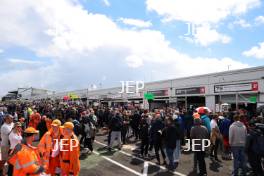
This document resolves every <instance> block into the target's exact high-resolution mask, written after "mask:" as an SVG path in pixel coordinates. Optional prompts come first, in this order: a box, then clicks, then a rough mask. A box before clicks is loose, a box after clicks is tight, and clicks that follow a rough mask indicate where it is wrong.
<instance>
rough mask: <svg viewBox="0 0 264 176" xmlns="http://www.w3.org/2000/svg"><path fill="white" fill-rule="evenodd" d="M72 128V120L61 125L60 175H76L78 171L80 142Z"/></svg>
mask: <svg viewBox="0 0 264 176" xmlns="http://www.w3.org/2000/svg"><path fill="white" fill-rule="evenodd" d="M73 128H74V125H73V123H72V122H65V123H64V125H63V137H62V138H61V144H60V145H61V149H60V155H61V157H60V159H61V173H62V176H69V175H73V176H77V175H78V174H79V172H80V160H79V156H80V143H79V140H78V138H77V136H76V135H75V134H74V132H73Z"/></svg>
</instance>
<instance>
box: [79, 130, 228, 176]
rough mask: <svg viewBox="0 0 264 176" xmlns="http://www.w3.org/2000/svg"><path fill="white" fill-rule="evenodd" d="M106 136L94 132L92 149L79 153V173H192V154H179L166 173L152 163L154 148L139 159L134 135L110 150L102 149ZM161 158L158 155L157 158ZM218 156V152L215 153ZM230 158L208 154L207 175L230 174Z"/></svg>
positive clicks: (167, 175) (165, 175)
mask: <svg viewBox="0 0 264 176" xmlns="http://www.w3.org/2000/svg"><path fill="white" fill-rule="evenodd" d="M106 139H107V136H105V135H102V134H100V133H99V134H98V136H97V137H96V141H95V142H94V152H93V153H88V154H87V153H85V152H84V151H82V154H81V157H80V158H81V172H80V175H83V176H87V175H89V176H136V175H139V176H147V175H148V176H171V175H178V176H195V175H197V174H196V173H195V172H193V171H192V170H193V154H192V153H182V154H181V157H180V163H179V165H178V167H177V169H176V170H175V171H174V172H170V171H168V170H167V169H166V167H165V166H159V165H157V164H156V159H155V154H154V151H153V152H150V155H151V156H150V157H149V158H147V159H142V158H140V157H139V155H138V154H139V145H140V142H139V141H138V142H135V141H134V138H131V139H129V140H131V141H129V143H130V144H127V145H123V147H122V150H120V151H119V150H118V149H114V150H112V151H111V152H109V151H108V150H107V148H106V144H107V141H106ZM161 158H162V157H161ZM219 158H221V157H220V155H219ZM232 165H233V163H232V161H226V160H221V162H216V161H214V160H212V159H210V158H209V157H207V158H206V167H207V173H208V176H224V175H226V176H228V175H231V173H232Z"/></svg>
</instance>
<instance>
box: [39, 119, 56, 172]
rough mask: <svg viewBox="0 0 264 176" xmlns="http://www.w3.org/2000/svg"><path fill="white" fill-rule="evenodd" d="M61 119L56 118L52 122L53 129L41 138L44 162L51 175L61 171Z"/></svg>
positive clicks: (41, 153) (40, 146) (41, 152)
mask: <svg viewBox="0 0 264 176" xmlns="http://www.w3.org/2000/svg"><path fill="white" fill-rule="evenodd" d="M60 126H61V121H60V120H58V119H55V120H53V121H52V123H51V129H50V130H49V131H47V132H46V133H45V134H44V135H43V137H42V138H41V139H40V142H39V144H38V149H39V153H40V156H41V158H42V162H43V163H42V164H43V165H44V168H45V169H46V170H47V172H46V173H47V174H51V176H53V175H56V174H58V172H59V171H60V155H59V142H60V136H61V130H60Z"/></svg>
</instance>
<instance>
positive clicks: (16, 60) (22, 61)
mask: <svg viewBox="0 0 264 176" xmlns="http://www.w3.org/2000/svg"><path fill="white" fill-rule="evenodd" d="M8 61H9V62H10V63H12V64H42V63H43V62H40V61H34V60H27V59H15V58H11V59H8Z"/></svg>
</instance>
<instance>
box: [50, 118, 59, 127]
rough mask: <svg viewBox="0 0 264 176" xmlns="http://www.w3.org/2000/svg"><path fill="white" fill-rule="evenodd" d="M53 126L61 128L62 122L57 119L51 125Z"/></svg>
mask: <svg viewBox="0 0 264 176" xmlns="http://www.w3.org/2000/svg"><path fill="white" fill-rule="evenodd" d="M51 125H52V126H61V121H60V120H59V119H55V120H53V121H52V123H51Z"/></svg>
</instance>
